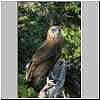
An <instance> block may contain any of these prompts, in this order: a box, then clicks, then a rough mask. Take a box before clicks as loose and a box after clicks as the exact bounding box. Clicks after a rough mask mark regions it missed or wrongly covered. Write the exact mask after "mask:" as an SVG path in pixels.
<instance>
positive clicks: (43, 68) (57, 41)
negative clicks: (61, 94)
mask: <svg viewBox="0 0 100 100" xmlns="http://www.w3.org/2000/svg"><path fill="white" fill-rule="evenodd" d="M63 43H64V38H63V36H62V35H61V28H60V26H57V25H54V26H52V27H50V28H49V30H48V32H47V38H46V40H45V41H44V43H43V45H42V46H41V47H40V48H38V49H37V50H36V52H35V53H34V54H33V56H32V59H31V60H30V62H29V63H28V64H27V65H26V67H27V68H26V76H25V78H26V81H27V82H28V83H30V85H31V86H34V87H35V86H37V85H38V84H39V82H40V81H43V80H46V76H47V75H48V72H49V71H50V70H51V69H52V68H53V66H54V65H55V64H56V62H57V60H58V59H59V57H60V56H61V49H62V45H63Z"/></svg>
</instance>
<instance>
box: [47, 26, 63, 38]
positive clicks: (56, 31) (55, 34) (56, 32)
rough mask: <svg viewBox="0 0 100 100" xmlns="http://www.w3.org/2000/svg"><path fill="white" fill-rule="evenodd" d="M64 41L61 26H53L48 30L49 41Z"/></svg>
mask: <svg viewBox="0 0 100 100" xmlns="http://www.w3.org/2000/svg"><path fill="white" fill-rule="evenodd" d="M59 39H62V35H61V28H60V26H52V27H50V29H49V30H48V34H47V40H59Z"/></svg>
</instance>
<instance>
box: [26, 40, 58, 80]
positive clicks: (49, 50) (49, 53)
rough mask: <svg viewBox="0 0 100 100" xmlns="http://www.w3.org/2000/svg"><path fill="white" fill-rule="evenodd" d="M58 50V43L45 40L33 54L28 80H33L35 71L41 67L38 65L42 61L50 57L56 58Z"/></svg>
mask: <svg viewBox="0 0 100 100" xmlns="http://www.w3.org/2000/svg"><path fill="white" fill-rule="evenodd" d="M58 51H59V48H58V46H57V45H56V44H52V45H50V44H49V43H48V42H45V43H44V44H43V45H42V47H40V48H39V49H38V50H37V51H36V53H35V54H34V55H33V57H32V61H31V63H30V66H29V68H28V70H27V75H26V80H28V81H31V78H32V76H33V73H34V71H35V70H36V69H37V68H39V67H38V66H39V65H40V64H41V63H43V62H45V61H47V60H48V59H52V60H56V59H57V54H59V53H58ZM44 70H45V69H44ZM35 72H36V71H35ZM40 72H41V71H40Z"/></svg>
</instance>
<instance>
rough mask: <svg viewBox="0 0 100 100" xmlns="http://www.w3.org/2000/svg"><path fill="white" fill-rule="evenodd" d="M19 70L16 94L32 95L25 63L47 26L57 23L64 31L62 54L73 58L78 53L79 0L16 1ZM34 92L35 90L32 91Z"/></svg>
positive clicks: (79, 51)
mask: <svg viewBox="0 0 100 100" xmlns="http://www.w3.org/2000/svg"><path fill="white" fill-rule="evenodd" d="M17 5H18V72H19V76H18V77H19V78H18V80H19V82H18V84H19V87H18V90H19V93H18V94H19V97H31V96H33V97H34V94H35V91H34V90H32V89H31V90H30V91H31V92H32V91H33V92H34V93H31V92H29V93H30V94H29V95H28V90H27V86H26V85H25V81H24V80H23V78H24V72H23V71H24V67H25V65H26V63H27V62H28V61H29V60H30V59H31V57H32V54H33V53H34V52H35V51H36V49H37V48H39V47H40V46H41V44H42V43H43V41H44V40H45V39H46V35H47V30H48V28H49V27H50V26H52V25H59V26H61V27H62V29H63V31H64V37H65V46H64V48H63V50H62V57H63V58H65V59H73V58H75V57H80V56H81V55H80V53H81V34H80V25H81V19H80V18H81V17H80V16H81V3H80V2H75V1H74V2H18V3H17ZM35 95H36V94H35Z"/></svg>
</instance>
